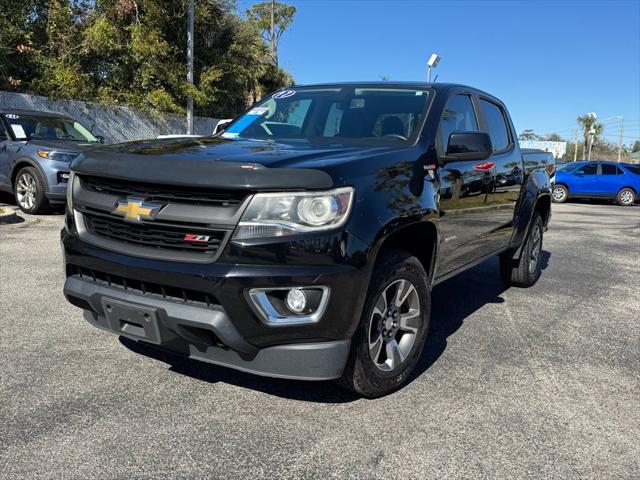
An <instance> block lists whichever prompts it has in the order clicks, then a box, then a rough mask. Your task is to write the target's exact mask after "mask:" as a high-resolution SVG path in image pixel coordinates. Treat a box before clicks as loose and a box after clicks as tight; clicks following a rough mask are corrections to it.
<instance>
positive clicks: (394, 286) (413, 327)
mask: <svg viewBox="0 0 640 480" xmlns="http://www.w3.org/2000/svg"><path fill="white" fill-rule="evenodd" d="M430 310H431V298H430V292H429V286H428V282H427V274H426V272H425V271H424V268H423V267H422V264H421V263H420V261H419V260H418V259H417V258H415V257H412V256H411V255H409V254H408V253H406V252H402V251H397V250H389V251H387V252H384V253H383V254H382V257H381V258H380V260H379V261H378V264H377V265H376V268H375V270H374V273H373V275H372V278H371V284H370V286H369V294H368V295H367V299H366V301H365V306H364V309H363V312H362V316H361V319H360V325H359V327H358V330H357V331H356V334H355V335H354V337H353V339H352V344H351V352H350V354H349V359H348V361H347V365H346V367H345V370H344V373H343V375H342V378H341V379H340V380H339V383H340V384H341V385H342V386H343V387H345V388H347V389H349V390H351V391H352V392H354V393H357V394H358V395H361V396H364V397H368V398H375V397H380V396H383V395H386V394H388V393H391V392H393V391H394V390H396V389H398V388H400V387H401V386H402V385H403V384H404V383H405V382H406V381H407V379H408V378H409V375H410V374H411V372H412V371H413V369H414V368H415V366H416V364H417V363H418V360H419V359H420V354H421V353H422V348H423V346H424V342H425V339H426V337H427V330H428V328H429V316H430Z"/></svg>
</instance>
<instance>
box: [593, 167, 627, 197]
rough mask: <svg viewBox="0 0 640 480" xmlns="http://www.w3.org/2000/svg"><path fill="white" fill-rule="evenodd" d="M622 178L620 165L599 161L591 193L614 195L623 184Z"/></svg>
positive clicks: (622, 173)
mask: <svg viewBox="0 0 640 480" xmlns="http://www.w3.org/2000/svg"><path fill="white" fill-rule="evenodd" d="M623 178H624V172H623V171H622V169H621V168H620V167H618V166H617V165H614V164H612V163H601V164H600V172H599V174H598V176H597V177H596V182H595V184H594V188H593V193H595V194H598V195H610V196H614V195H616V194H617V193H618V190H620V189H621V188H622V187H623V186H624V185H623V183H624V182H623Z"/></svg>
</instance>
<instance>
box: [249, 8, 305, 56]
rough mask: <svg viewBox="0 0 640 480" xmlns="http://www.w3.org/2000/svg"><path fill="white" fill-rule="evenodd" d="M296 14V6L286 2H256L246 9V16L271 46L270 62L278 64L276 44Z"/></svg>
mask: <svg viewBox="0 0 640 480" xmlns="http://www.w3.org/2000/svg"><path fill="white" fill-rule="evenodd" d="M295 14H296V7H294V6H293V5H287V4H286V3H282V2H276V1H275V0H272V1H270V2H263V3H258V4H256V5H254V6H252V7H251V8H250V9H249V10H247V18H249V19H250V20H251V21H252V22H254V23H255V25H256V27H257V28H258V30H260V32H261V33H262V36H263V38H264V39H265V40H266V41H267V43H268V44H269V45H270V48H271V63H272V64H273V65H274V66H278V44H279V43H280V39H281V38H282V35H283V34H284V32H285V30H286V29H287V28H289V26H290V25H291V23H292V22H293V17H294V16H295Z"/></svg>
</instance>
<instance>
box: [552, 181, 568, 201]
mask: <svg viewBox="0 0 640 480" xmlns="http://www.w3.org/2000/svg"><path fill="white" fill-rule="evenodd" d="M568 198H569V189H568V188H567V187H565V186H564V185H554V186H553V189H552V190H551V199H552V200H553V202H554V203H564V202H566V201H567V199H568Z"/></svg>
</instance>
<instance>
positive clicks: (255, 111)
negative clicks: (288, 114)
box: [247, 107, 269, 116]
mask: <svg viewBox="0 0 640 480" xmlns="http://www.w3.org/2000/svg"><path fill="white" fill-rule="evenodd" d="M265 113H269V107H256V108H252V109H251V110H249V113H247V115H257V116H262V115H264V114H265Z"/></svg>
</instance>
